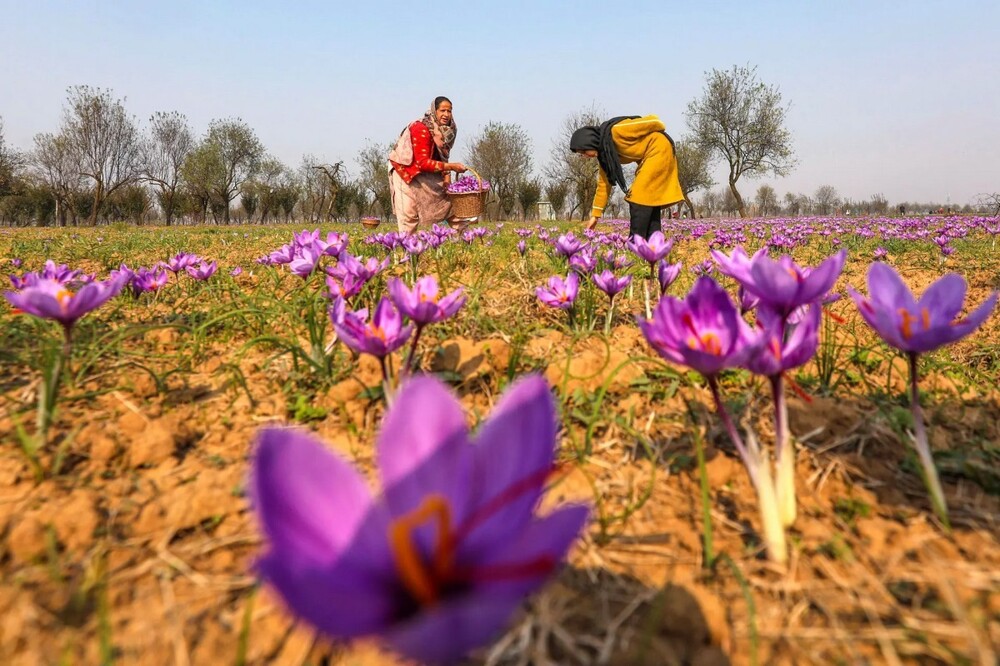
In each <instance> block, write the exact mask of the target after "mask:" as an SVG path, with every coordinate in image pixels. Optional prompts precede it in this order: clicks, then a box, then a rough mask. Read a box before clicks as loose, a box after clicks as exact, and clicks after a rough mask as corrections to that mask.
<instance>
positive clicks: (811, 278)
mask: <svg viewBox="0 0 1000 666" xmlns="http://www.w3.org/2000/svg"><path fill="white" fill-rule="evenodd" d="M846 258H847V251H846V250H841V251H840V252H837V253H836V254H834V255H833V256H831V257H829V258H827V259H826V260H824V261H823V262H822V263H821V264H820V265H819V266H817V267H816V268H812V269H811V268H804V267H801V266H799V265H798V264H796V263H795V262H794V261H792V258H791V257H789V256H788V255H784V256H782V257H781V258H780V259H778V260H777V261H775V260H773V259H771V258H770V257H768V256H766V255H761V256H760V257H757V258H755V259H754V260H753V262H752V263H751V265H750V275H749V279H748V280H747V281H746V282H744V281H742V280H740V282H741V283H742V284H743V286H744V287H745V288H746V290H747V291H748V292H750V293H751V294H753V295H754V296H756V297H757V298H759V299H760V301H761V302H762V303H766V304H768V305H769V306H771V307H773V308H774V309H775V310H777V311H778V312H781V313H782V314H783V315H784V316H786V317H787V316H788V315H789V314H790V313H791V312H792V311H793V310H795V308H797V307H799V306H802V305H806V304H808V303H814V302H816V301H819V300H822V299H823V297H824V296H826V294H827V292H828V291H830V289H831V288H832V287H833V284H834V283H835V282H836V281H837V278H838V277H839V276H840V272H841V271H842V270H843V269H844V260H845V259H846ZM737 279H739V278H737Z"/></svg>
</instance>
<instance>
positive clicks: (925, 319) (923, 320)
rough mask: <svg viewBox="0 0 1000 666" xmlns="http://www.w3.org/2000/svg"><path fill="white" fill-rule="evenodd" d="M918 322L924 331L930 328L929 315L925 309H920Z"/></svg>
mask: <svg viewBox="0 0 1000 666" xmlns="http://www.w3.org/2000/svg"><path fill="white" fill-rule="evenodd" d="M920 320H921V323H922V324H923V325H924V330H925V331H926V330H927V329H928V328H930V327H931V313H930V312H928V311H927V308H920Z"/></svg>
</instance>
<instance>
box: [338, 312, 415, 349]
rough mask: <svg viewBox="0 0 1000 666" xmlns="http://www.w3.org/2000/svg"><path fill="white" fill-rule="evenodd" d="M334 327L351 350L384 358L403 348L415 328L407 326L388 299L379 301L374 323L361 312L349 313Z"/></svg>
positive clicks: (373, 318) (373, 319) (373, 316)
mask: <svg viewBox="0 0 1000 666" xmlns="http://www.w3.org/2000/svg"><path fill="white" fill-rule="evenodd" d="M365 314H367V313H365ZM334 328H336V330H337V335H338V337H340V339H341V340H343V341H344V343H345V344H346V345H347V346H348V347H350V348H351V349H353V350H354V351H356V352H358V353H359V354H371V355H372V356H375V357H378V358H380V359H384V358H385V357H386V356H387V355H389V354H391V353H392V352H394V351H396V350H397V349H399V348H400V347H402V346H403V344H405V343H406V340H407V339H408V338H409V337H410V333H412V332H413V326H412V325H407V326H403V318H402V317H401V316H400V314H399V312H398V311H397V310H396V308H394V307H393V306H392V302H391V301H390V300H389V299H388V298H385V297H383V298H382V300H381V301H379V304H378V306H377V307H376V308H375V313H374V314H373V315H372V318H371V321H365V316H364V315H363V314H361V313H360V312H347V313H345V314H344V318H343V321H342V322H341V323H339V324H337V323H334Z"/></svg>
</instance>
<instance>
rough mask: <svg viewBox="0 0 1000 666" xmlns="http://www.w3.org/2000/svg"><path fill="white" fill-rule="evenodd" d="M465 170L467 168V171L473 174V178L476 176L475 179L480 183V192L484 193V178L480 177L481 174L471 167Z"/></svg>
mask: <svg viewBox="0 0 1000 666" xmlns="http://www.w3.org/2000/svg"><path fill="white" fill-rule="evenodd" d="M465 168H466V170H467V171H469V172H470V173H471V174H472V175H473V176H475V177H476V180H478V181H479V188H478V189H479V191H480V192H482V191H483V177H482V176H480V175H479V173H478V172H477V171H476V170H475V169H473V168H472V167H470V166H466V167H465Z"/></svg>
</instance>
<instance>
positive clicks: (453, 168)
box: [444, 162, 469, 173]
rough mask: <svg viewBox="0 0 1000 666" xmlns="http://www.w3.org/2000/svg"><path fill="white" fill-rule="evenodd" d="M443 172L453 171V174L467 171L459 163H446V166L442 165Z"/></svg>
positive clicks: (466, 168)
mask: <svg viewBox="0 0 1000 666" xmlns="http://www.w3.org/2000/svg"><path fill="white" fill-rule="evenodd" d="M444 170H445V171H454V172H455V173H464V172H466V171H468V170H469V169H468V167H466V166H465V165H464V164H462V163H461V162H448V163H447V164H445V165H444Z"/></svg>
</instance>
